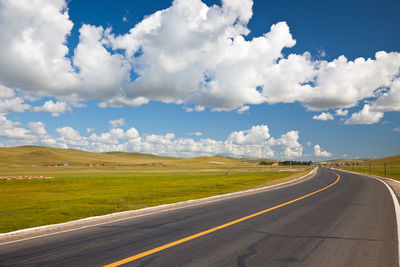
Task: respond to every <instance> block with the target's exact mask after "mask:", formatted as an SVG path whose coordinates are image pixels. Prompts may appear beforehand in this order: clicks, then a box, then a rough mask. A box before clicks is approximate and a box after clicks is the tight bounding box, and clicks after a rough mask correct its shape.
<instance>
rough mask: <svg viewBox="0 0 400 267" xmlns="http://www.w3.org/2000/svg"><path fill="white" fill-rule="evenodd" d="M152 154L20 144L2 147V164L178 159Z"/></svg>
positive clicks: (114, 163) (84, 163)
mask: <svg viewBox="0 0 400 267" xmlns="http://www.w3.org/2000/svg"><path fill="white" fill-rule="evenodd" d="M176 159H177V158H172V157H161V156H157V155H151V154H141V153H127V152H108V153H94V152H88V151H82V150H78V149H63V148H54V147H44V146H20V147H6V148H4V147H3V148H0V166H21V165H25V166H26V165H29V166H31V165H38V166H39V165H43V164H64V163H68V164H69V165H78V166H83V165H90V164H104V165H118V164H145V163H153V162H155V161H170V160H176Z"/></svg>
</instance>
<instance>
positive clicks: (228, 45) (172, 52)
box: [0, 0, 400, 124]
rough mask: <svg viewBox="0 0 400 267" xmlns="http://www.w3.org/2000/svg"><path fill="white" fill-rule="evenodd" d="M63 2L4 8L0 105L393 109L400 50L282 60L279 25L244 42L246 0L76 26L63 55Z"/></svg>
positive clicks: (191, 0) (66, 31) (282, 25)
mask: <svg viewBox="0 0 400 267" xmlns="http://www.w3.org/2000/svg"><path fill="white" fill-rule="evenodd" d="M67 4H68V2H67V1H65V0H54V1H49V0H36V1H13V0H4V1H2V3H1V5H0V25H2V27H1V28H0V46H1V47H2V49H1V50H0V81H1V85H0V86H1V87H0V98H6V99H11V98H13V97H14V98H15V95H13V94H14V91H13V90H14V89H15V90H16V92H17V93H18V94H17V95H20V94H27V95H31V96H37V97H44V96H46V97H55V98H56V99H57V101H61V102H67V103H69V102H74V101H80V102H82V101H87V100H92V99H95V100H100V101H101V103H100V104H99V105H100V106H101V107H122V106H140V105H144V104H147V103H149V101H162V102H165V103H176V104H181V105H183V106H184V108H185V109H186V111H203V110H204V109H205V108H210V109H212V110H216V111H224V110H225V111H226V110H237V112H238V113H239V114H241V113H243V112H245V111H246V110H248V107H249V105H250V104H262V103H268V104H275V103H293V102H299V103H301V104H302V105H303V106H305V107H306V108H307V110H312V111H325V114H331V113H327V112H326V111H328V110H330V109H333V110H336V111H335V115H336V116H346V115H347V109H348V108H351V107H356V106H358V105H359V104H360V103H363V102H366V101H368V102H366V104H365V106H364V109H363V110H362V111H360V112H358V113H355V114H352V116H351V118H350V119H349V120H347V123H348V124H354V123H375V122H377V121H379V119H378V118H379V117H382V116H383V114H384V112H389V111H400V79H399V78H398V77H399V75H400V71H399V70H400V53H399V52H390V53H388V52H385V51H378V52H376V54H375V57H374V58H362V57H360V58H356V59H355V60H348V59H347V58H346V56H344V55H342V56H339V57H338V58H336V59H334V60H332V61H327V60H322V59H315V58H313V57H312V55H311V54H310V53H309V52H305V53H304V54H301V55H298V54H293V53H292V54H290V50H287V51H289V53H288V55H287V56H286V55H284V54H283V53H282V51H283V49H290V48H291V47H293V46H294V45H295V44H296V40H295V39H294V37H293V36H292V34H291V32H290V28H289V25H288V24H287V23H286V22H284V21H282V22H277V23H275V24H274V25H271V26H270V27H269V29H268V28H265V31H264V34H262V35H260V36H256V37H254V38H247V36H248V34H249V33H250V29H249V28H248V22H249V20H250V19H251V18H252V15H253V12H252V7H253V1H252V0H224V1H222V3H221V4H220V5H213V6H207V5H206V4H205V3H203V2H202V1H200V0H176V1H173V3H172V5H171V6H170V7H169V8H167V9H164V10H159V11H157V12H155V13H153V14H150V15H149V16H146V17H145V18H144V19H143V20H142V21H140V22H139V23H138V24H136V25H135V26H134V27H132V28H131V29H130V30H129V32H127V33H124V34H115V33H113V31H112V29H111V28H103V26H95V25H89V24H83V25H81V26H80V29H79V42H78V44H77V46H76V47H70V48H69V47H68V44H67V37H68V36H69V35H70V33H71V30H72V27H73V22H72V21H71V19H70V17H69V14H68V5H67ZM70 50H71V51H70ZM327 52H329V51H327ZM69 54H72V56H71V57H70V56H68V55H69ZM285 54H286V53H285ZM132 73H134V74H135V75H132V77H135V78H131V74H132ZM6 88H14V89H12V90H10V89H6ZM14 101H16V100H14ZM71 106H72V105H71ZM19 110H21V109H19ZM60 113H61V112H55V113H54V114H60ZM367 113H368V114H367ZM372 113H374V114H372ZM323 114H324V113H323ZM320 116H321V115H320ZM331 116H332V114H331ZM316 117H318V116H316ZM367 117H368V118H367ZM324 118H325V119H329V115H325V117H324Z"/></svg>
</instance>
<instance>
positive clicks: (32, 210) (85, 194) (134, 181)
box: [0, 172, 303, 233]
mask: <svg viewBox="0 0 400 267" xmlns="http://www.w3.org/2000/svg"><path fill="white" fill-rule="evenodd" d="M302 174H303V172H300V173H295V174H293V172H253V173H250V172H246V173H242V172H234V173H230V174H229V175H226V173H225V172H209V173H181V172H180V173H158V174H155V173H148V174H145V173H142V174H132V173H107V174H97V173H95V174H80V173H76V174H54V175H53V176H54V177H55V178H54V179H49V180H23V181H0V211H1V212H0V232H2V233H4V232H9V231H13V230H18V229H23V228H28V227H34V226H39V225H46V224H53V223H60V222H65V221H69V220H75V219H80V218H85V217H90V216H95V215H102V214H108V213H113V212H119V211H125V210H133V209H139V208H144V207H150V206H156V205H160V204H166V203H174V202H179V201H184V200H189V199H197V198H203V197H207V196H212V195H218V194H223V193H228V192H233V191H238V190H243V189H248V188H254V187H258V186H263V185H268V184H273V183H275V182H283V181H285V180H289V179H292V178H295V177H298V176H300V175H302Z"/></svg>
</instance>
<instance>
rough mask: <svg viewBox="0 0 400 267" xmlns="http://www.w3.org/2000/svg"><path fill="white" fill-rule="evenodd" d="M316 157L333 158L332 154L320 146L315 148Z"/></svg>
mask: <svg viewBox="0 0 400 267" xmlns="http://www.w3.org/2000/svg"><path fill="white" fill-rule="evenodd" d="M314 155H315V156H317V157H330V156H332V153H330V152H328V151H326V150H322V148H321V147H320V146H319V145H315V146H314Z"/></svg>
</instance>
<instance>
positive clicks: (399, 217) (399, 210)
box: [374, 178, 400, 266]
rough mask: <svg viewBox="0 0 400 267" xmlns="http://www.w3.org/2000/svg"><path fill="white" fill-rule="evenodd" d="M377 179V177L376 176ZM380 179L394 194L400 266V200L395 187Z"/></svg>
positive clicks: (391, 193)
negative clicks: (394, 189)
mask: <svg viewBox="0 0 400 267" xmlns="http://www.w3.org/2000/svg"><path fill="white" fill-rule="evenodd" d="M374 179H376V178H374ZM376 180H378V181H381V182H382V183H384V184H385V185H386V187H387V189H388V190H389V192H390V195H391V196H392V199H393V204H394V210H395V213H396V224H397V259H398V266H400V259H399V258H400V245H399V240H400V204H399V200H398V198H397V196H396V194H395V193H394V191H393V189H392V188H391V187H390V186H389V185H388V184H387V183H386V182H385V181H382V180H380V179H376Z"/></svg>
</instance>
